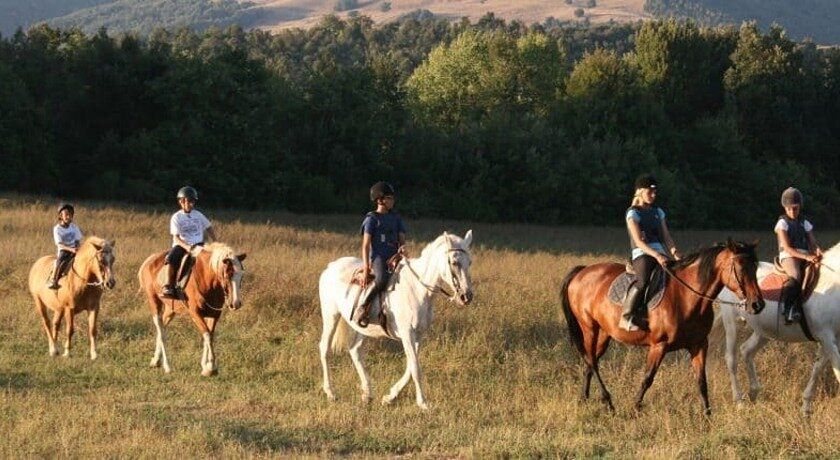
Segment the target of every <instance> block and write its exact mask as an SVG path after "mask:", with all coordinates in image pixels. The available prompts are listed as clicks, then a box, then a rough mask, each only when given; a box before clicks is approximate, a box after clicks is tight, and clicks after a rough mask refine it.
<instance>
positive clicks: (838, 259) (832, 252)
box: [823, 243, 840, 268]
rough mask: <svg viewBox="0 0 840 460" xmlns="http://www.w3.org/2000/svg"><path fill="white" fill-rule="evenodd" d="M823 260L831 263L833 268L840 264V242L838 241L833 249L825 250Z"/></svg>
mask: <svg viewBox="0 0 840 460" xmlns="http://www.w3.org/2000/svg"><path fill="white" fill-rule="evenodd" d="M823 261H824V262H825V263H827V264H829V265H831V268H835V266H836V265H840V243H836V244H835V245H834V246H832V247H831V249H829V250H827V251H825V252H823Z"/></svg>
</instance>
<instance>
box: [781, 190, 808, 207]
mask: <svg viewBox="0 0 840 460" xmlns="http://www.w3.org/2000/svg"><path fill="white" fill-rule="evenodd" d="M802 201H803V199H802V192H800V191H799V190H797V189H795V188H793V187H788V188H786V189H785V191H784V192H782V206H793V205H797V204H798V205H800V206H802Z"/></svg>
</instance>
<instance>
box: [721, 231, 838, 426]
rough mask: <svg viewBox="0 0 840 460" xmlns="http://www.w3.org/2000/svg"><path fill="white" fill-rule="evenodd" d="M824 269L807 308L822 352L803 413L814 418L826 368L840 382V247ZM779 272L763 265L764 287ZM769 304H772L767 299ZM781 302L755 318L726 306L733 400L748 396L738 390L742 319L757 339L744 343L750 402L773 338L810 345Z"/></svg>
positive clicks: (723, 309) (826, 258)
mask: <svg viewBox="0 0 840 460" xmlns="http://www.w3.org/2000/svg"><path fill="white" fill-rule="evenodd" d="M822 262H823V265H822V268H821V269H820V280H819V283H818V284H817V286H816V288H815V289H814V293H813V294H811V297H810V298H809V299H808V301H807V302H806V303H805V305H804V306H803V310H804V314H805V318H806V319H807V321H808V327H809V329H810V331H811V335H812V336H813V337H814V338H815V339H816V340H817V342H819V344H820V348H821V351H822V353H821V354H820V357H819V358H818V359H817V362H816V363H815V364H814V367H813V369H812V370H811V378H810V379H809V380H808V384H807V385H805V391H804V392H803V393H802V399H803V401H802V413H803V415H806V416H807V415H808V414H810V413H811V399H812V398H813V396H814V385H815V383H816V381H817V377H819V374H820V371H821V370H822V369H823V367H824V366H825V365H826V364H828V363H831V367H832V369H833V370H834V376H835V377H836V378H837V380H838V382H840V352H838V348H837V347H838V343H837V340H838V337H840V272H838V270H840V243H838V244H835V245H834V247H832V248H831V249H829V250H828V251H827V252H826V253H825V254H824V255H823V260H822ZM772 271H773V265H772V264H769V263H766V262H761V263H760V264H759V267H758V279H759V282H761V280H762V279H764V277H765V276H767V275H769V274H770V273H771V272H772ZM719 298H720V299H722V300H737V299H735V294H733V293H732V291H729V290H728V289H724V290H723V292H721V294H720V296H719ZM765 300H767V299H765ZM780 308H781V306H780V305H779V303H778V302H773V301H767V307H766V308H764V310H763V311H762V312H761V313H759V314H757V315H753V314H749V313H746V312H744V311H743V310H741V309H739V308H737V307H734V306H727V305H721V309H720V317H719V318H718V319H716V320H715V322H718V321H719V320H723V321H722V322H723V327H724V329H725V331H726V367H727V368H728V369H729V379H730V380H731V383H732V398H733V399H734V400H735V402H736V403H738V404H741V401H742V399H743V396H742V394H741V392H740V390H739V389H738V376H737V370H738V361H737V357H736V354H735V346H736V345H737V343H736V342H737V330H736V329H737V321H738V318H739V317H740V318H741V319H743V320H744V321H746V323H747V324H749V326H750V327H751V328H752V330H753V334H752V335H751V336H750V338H748V339H747V340H746V341H745V342H744V343H742V344H741V357H742V358H743V359H744V362H745V363H746V365H747V375H748V376H749V379H750V391H749V397H750V400H751V401H755V398H756V396H758V391H759V390H760V389H761V384H760V383H759V382H758V376H757V375H756V372H755V361H754V358H755V354H756V353H758V351H759V350H760V349H761V348H762V347H763V346H764V345H765V344H767V342H768V341H769V340H770V339H776V340H782V341H785V342H807V341H808V338H807V337H806V336H805V333H804V332H802V328H801V327H800V326H799V323H793V324H790V325H786V324H785V322H784V320H783V318H782V317H781V315H780V313H779V311H780Z"/></svg>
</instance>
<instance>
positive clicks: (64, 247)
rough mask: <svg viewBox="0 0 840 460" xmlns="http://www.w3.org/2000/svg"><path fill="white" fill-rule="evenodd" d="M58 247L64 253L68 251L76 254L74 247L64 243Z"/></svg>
mask: <svg viewBox="0 0 840 460" xmlns="http://www.w3.org/2000/svg"><path fill="white" fill-rule="evenodd" d="M57 246H58V249H61V250H62V251H68V252H72V253H74V254H75V253H76V248H74V247H73V246H67V245H66V244H63V243H58V244H57Z"/></svg>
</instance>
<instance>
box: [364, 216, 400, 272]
mask: <svg viewBox="0 0 840 460" xmlns="http://www.w3.org/2000/svg"><path fill="white" fill-rule="evenodd" d="M361 232H362V233H363V234H364V233H367V234H369V235H370V240H371V254H370V258H371V260H373V259H376V258H377V257H382V258H384V259H385V260H387V259H390V258H391V256H393V255H394V254H396V253H397V249H399V246H400V240H399V234H400V233H405V224H404V223H403V220H402V217H400V215H399V214H398V213H396V212H393V211H391V212H389V213H387V214H379V213H377V212H369V213H368V214H367V215H366V216H365V220H364V222H362V231H361Z"/></svg>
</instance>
